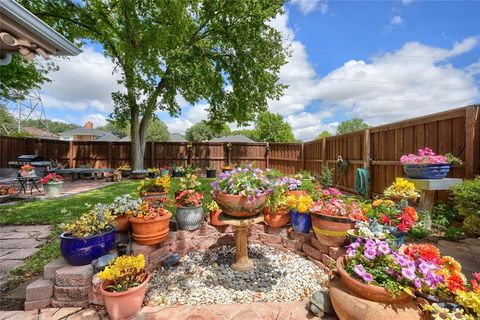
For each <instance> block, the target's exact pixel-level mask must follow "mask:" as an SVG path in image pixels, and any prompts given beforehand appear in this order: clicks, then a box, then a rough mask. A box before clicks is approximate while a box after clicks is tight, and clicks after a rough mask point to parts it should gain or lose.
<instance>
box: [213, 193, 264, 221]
mask: <svg viewBox="0 0 480 320" xmlns="http://www.w3.org/2000/svg"><path fill="white" fill-rule="evenodd" d="M214 199H215V201H216V202H217V204H218V206H219V207H220V209H222V211H223V212H224V213H225V214H227V215H229V216H231V217H235V218H249V217H254V216H256V215H258V214H259V213H260V212H262V210H263V207H264V206H265V203H266V202H267V199H268V193H263V194H261V195H260V196H258V197H257V198H254V199H251V200H250V201H248V199H247V197H246V196H241V195H232V194H225V193H215V194H214Z"/></svg>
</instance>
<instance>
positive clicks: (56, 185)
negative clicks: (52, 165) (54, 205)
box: [41, 172, 63, 198]
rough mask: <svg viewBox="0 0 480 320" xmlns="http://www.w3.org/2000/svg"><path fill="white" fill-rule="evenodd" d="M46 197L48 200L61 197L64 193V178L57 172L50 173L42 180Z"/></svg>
mask: <svg viewBox="0 0 480 320" xmlns="http://www.w3.org/2000/svg"><path fill="white" fill-rule="evenodd" d="M41 182H42V184H43V189H44V190H45V195H46V196H47V197H48V198H55V197H59V196H60V195H61V193H62V186H63V178H62V176H61V175H59V174H56V173H55V172H52V173H49V174H48V175H46V176H45V177H43V178H42V180H41Z"/></svg>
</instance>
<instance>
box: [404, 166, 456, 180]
mask: <svg viewBox="0 0 480 320" xmlns="http://www.w3.org/2000/svg"><path fill="white" fill-rule="evenodd" d="M449 171H450V164H449V163H440V164H423V165H419V164H404V165H403V172H405V175H406V176H407V177H408V178H411V179H443V178H445V177H446V176H447V174H448V172H449Z"/></svg>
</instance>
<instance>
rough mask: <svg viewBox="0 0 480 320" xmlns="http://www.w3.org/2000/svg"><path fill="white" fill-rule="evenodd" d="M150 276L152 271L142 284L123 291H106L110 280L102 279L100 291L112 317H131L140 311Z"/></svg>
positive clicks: (113, 318)
mask: <svg viewBox="0 0 480 320" xmlns="http://www.w3.org/2000/svg"><path fill="white" fill-rule="evenodd" d="M150 276H151V275H150V273H148V275H147V279H145V281H143V282H142V284H140V285H139V286H136V287H133V288H129V289H128V290H127V291H123V292H110V291H106V290H105V288H106V287H107V286H108V285H109V284H110V282H107V281H102V283H101V285H100V293H101V294H102V295H103V299H104V301H105V307H106V308H107V312H108V316H109V317H110V319H112V320H117V319H118V320H120V319H131V318H133V317H134V316H135V315H136V314H137V313H138V312H139V311H140V309H141V308H142V303H143V299H144V298H145V290H146V287H147V283H148V281H150Z"/></svg>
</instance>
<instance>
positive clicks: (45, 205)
mask: <svg viewBox="0 0 480 320" xmlns="http://www.w3.org/2000/svg"><path fill="white" fill-rule="evenodd" d="M199 180H200V182H201V183H202V186H201V188H202V191H204V194H205V200H204V203H205V204H208V203H210V201H211V196H210V191H211V187H210V183H211V182H212V181H213V179H206V178H201V179H199ZM179 181H180V179H179V178H172V185H171V188H170V191H169V199H170V200H173V198H174V193H175V191H176V190H178V183H179ZM138 185H139V181H124V182H119V183H115V184H112V185H109V186H107V187H104V188H101V189H96V190H92V191H89V192H85V193H82V194H78V195H76V196H72V197H68V198H62V199H56V200H45V201H31V202H21V203H18V204H14V205H11V206H5V207H0V224H1V225H21V224H50V225H52V226H53V229H52V232H51V233H50V235H49V237H48V238H47V239H46V243H45V244H44V245H43V246H42V247H41V248H40V250H39V251H38V252H36V253H35V254H33V255H32V256H31V257H29V258H28V259H26V260H25V263H24V264H23V265H22V266H20V267H18V268H16V269H14V270H12V272H11V273H10V277H9V280H10V285H11V287H14V286H16V285H18V284H20V283H22V282H24V281H27V280H28V279H30V278H32V277H34V276H36V275H39V274H41V273H42V272H43V267H44V266H45V265H46V264H47V263H48V262H50V261H52V260H54V259H56V258H58V257H59V256H60V247H59V245H60V241H59V238H58V236H59V235H60V233H61V232H62V230H61V228H60V224H62V223H69V222H72V221H73V220H75V219H77V218H78V217H79V216H80V215H81V214H83V213H84V212H86V211H87V208H86V206H85V204H92V205H94V204H97V203H99V202H100V203H105V204H109V203H111V202H113V199H114V198H115V197H118V196H121V195H124V194H127V193H129V194H132V195H133V196H138V193H137V188H138ZM62 209H67V211H68V213H61V212H62ZM169 210H171V211H172V213H173V214H175V206H174V205H173V202H172V204H171V205H170V206H169Z"/></svg>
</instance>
